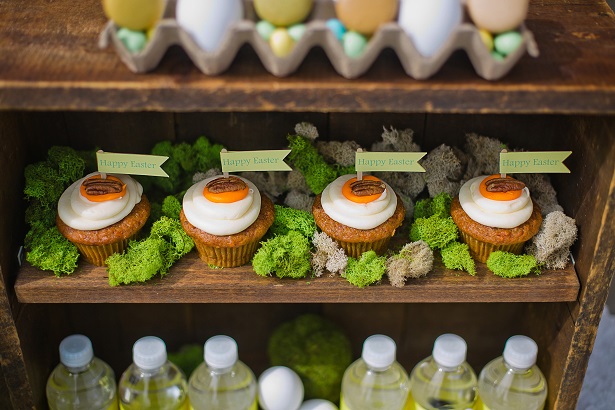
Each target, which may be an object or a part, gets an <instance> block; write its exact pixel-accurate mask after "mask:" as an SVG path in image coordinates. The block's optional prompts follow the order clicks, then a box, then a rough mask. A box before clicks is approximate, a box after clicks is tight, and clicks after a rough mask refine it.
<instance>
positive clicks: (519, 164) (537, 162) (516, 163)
mask: <svg viewBox="0 0 615 410" xmlns="http://www.w3.org/2000/svg"><path fill="white" fill-rule="evenodd" d="M560 162H561V161H558V160H555V159H538V158H534V159H533V160H529V159H524V160H512V159H504V160H502V164H501V165H502V166H504V167H510V168H527V167H529V166H553V165H558V164H559V163H560Z"/></svg>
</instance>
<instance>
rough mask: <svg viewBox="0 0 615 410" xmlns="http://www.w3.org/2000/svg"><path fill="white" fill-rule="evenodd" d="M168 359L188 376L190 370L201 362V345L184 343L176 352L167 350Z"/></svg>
mask: <svg viewBox="0 0 615 410" xmlns="http://www.w3.org/2000/svg"><path fill="white" fill-rule="evenodd" d="M168 359H169V361H170V362H172V363H174V364H175V365H177V366H178V367H179V368H180V369H182V371H183V372H184V374H185V375H186V377H187V378H190V375H191V374H192V372H193V371H194V370H195V369H196V368H197V367H198V366H199V365H200V364H201V363H203V345H198V344H190V345H184V346H182V347H181V348H180V349H179V350H178V351H177V352H169V354H168Z"/></svg>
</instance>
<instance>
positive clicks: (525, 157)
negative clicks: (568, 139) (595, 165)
mask: <svg viewBox="0 0 615 410" xmlns="http://www.w3.org/2000/svg"><path fill="white" fill-rule="evenodd" d="M570 154H572V151H544V152H538V151H534V152H531V151H530V152H502V153H501V154H500V173H501V174H519V173H534V174H541V173H560V174H569V173H570V170H569V169H568V168H567V167H566V166H565V165H564V163H563V161H564V160H565V159H566V158H568V157H569V156H570Z"/></svg>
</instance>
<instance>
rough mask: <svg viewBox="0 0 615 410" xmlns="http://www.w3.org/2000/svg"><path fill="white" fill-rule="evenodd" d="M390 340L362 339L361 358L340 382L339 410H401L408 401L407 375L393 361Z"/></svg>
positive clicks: (393, 349)
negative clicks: (363, 340)
mask: <svg viewBox="0 0 615 410" xmlns="http://www.w3.org/2000/svg"><path fill="white" fill-rule="evenodd" d="M395 355H396V346H395V342H394V341H393V339H391V338H390V337H388V336H384V335H373V336H370V337H368V338H367V339H365V342H364V343H363V352H362V353H361V358H360V359H358V360H356V361H355V362H354V363H352V364H351V365H350V366H349V367H348V369H346V371H345V372H344V377H343V378H342V394H341V403H340V404H341V407H340V410H374V409H380V410H403V409H404V406H405V404H406V399H407V397H408V391H409V386H408V373H406V370H405V369H404V368H403V367H402V366H401V365H400V364H399V363H398V362H397V361H396V357H395Z"/></svg>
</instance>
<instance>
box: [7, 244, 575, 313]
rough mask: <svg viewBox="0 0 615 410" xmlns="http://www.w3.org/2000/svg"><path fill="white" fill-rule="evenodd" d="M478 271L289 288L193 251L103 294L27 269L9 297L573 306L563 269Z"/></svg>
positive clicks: (296, 283)
mask: <svg viewBox="0 0 615 410" xmlns="http://www.w3.org/2000/svg"><path fill="white" fill-rule="evenodd" d="M437 259H438V258H436V260H437ZM477 265H478V266H477V271H478V273H477V275H476V276H470V275H468V274H467V273H465V272H460V271H451V270H448V269H446V268H444V267H443V266H441V264H440V261H438V262H437V265H436V266H435V269H434V270H433V271H432V272H430V273H429V274H428V275H427V276H426V277H425V278H421V279H416V280H408V281H407V282H406V286H404V287H403V288H396V287H393V286H390V284H389V283H388V280H386V279H384V280H383V282H382V283H381V284H379V285H372V286H369V287H366V288H363V289H359V288H357V287H355V286H353V285H351V284H350V283H348V282H347V281H346V280H345V279H343V278H341V277H339V276H337V277H327V276H325V277H320V278H311V279H301V280H295V279H278V278H274V277H260V276H258V275H257V274H256V273H254V271H253V270H252V268H251V267H250V266H243V267H240V268H232V269H209V268H208V267H207V266H206V265H205V264H204V263H203V262H202V261H201V260H200V259H199V258H198V256H197V254H196V252H194V251H193V252H191V253H190V254H188V255H186V256H185V257H183V258H182V259H181V260H180V261H178V262H177V264H176V265H175V266H174V267H173V268H172V269H171V271H170V273H169V274H168V275H167V276H165V277H164V278H159V277H157V278H155V279H152V280H150V281H148V282H147V283H144V284H135V285H129V286H118V287H111V286H109V283H108V274H107V272H106V270H105V268H99V267H96V266H93V265H90V264H88V263H81V265H80V266H79V268H78V269H77V271H75V273H73V274H72V275H70V276H65V277H61V278H57V277H55V276H54V275H53V274H50V273H49V272H42V271H40V270H38V269H36V268H33V267H32V266H30V265H27V264H26V265H25V266H24V267H22V269H21V270H20V272H19V276H18V278H17V283H16V284H15V292H16V294H17V298H18V300H19V301H20V302H22V303H415V302H416V303H423V302H428V303H432V302H433V303H436V302H437V303H440V302H572V301H575V300H576V299H577V295H578V293H579V281H578V278H577V275H576V273H575V270H574V268H573V267H572V265H570V264H569V265H568V267H567V268H566V269H565V270H556V271H553V270H549V271H544V272H543V273H542V274H541V275H539V276H536V275H533V274H532V275H530V276H528V277H525V278H517V279H503V278H500V277H497V276H495V275H493V273H491V271H489V270H488V269H487V267H486V266H485V265H484V264H481V263H479V264H477Z"/></svg>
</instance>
